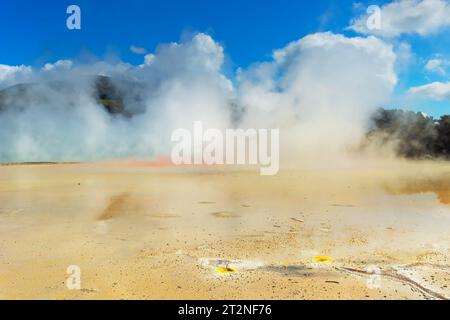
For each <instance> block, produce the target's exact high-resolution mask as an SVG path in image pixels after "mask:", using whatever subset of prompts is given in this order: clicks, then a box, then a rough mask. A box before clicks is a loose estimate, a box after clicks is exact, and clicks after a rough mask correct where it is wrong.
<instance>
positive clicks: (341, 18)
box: [0, 0, 450, 116]
mask: <svg viewBox="0 0 450 320" xmlns="http://www.w3.org/2000/svg"><path fill="white" fill-rule="evenodd" d="M433 1H438V0H433ZM442 1H444V2H445V1H446V0H442ZM389 2H390V1H371V2H370V4H378V5H380V6H383V5H385V4H386V3H389ZM70 4H76V5H78V6H80V8H81V10H82V30H76V31H69V30H68V29H67V28H66V24H65V22H66V18H67V16H68V15H67V14H66V8H67V7H68V6H69V5H70ZM367 5H368V4H363V5H359V6H358V5H355V4H354V1H350V0H321V1H306V0H296V1H293V0H290V1H287V0H278V1H260V0H258V1H257V0H246V1H242V0H240V1H239V0H227V1H211V0H209V1H208V0H190V1H185V0H166V1H144V0H127V1H104V0H97V1H92V0H71V1H65V0H64V1H63V0H59V1H32V0H3V1H2V2H1V4H0V30H1V31H0V32H1V39H2V41H1V42H0V64H6V65H21V64H25V65H30V66H34V67H39V66H42V65H44V64H45V63H47V62H55V61H57V60H60V59H75V60H77V59H78V60H86V59H90V58H92V57H97V58H100V59H121V60H123V61H126V62H129V63H132V64H140V63H142V60H143V56H142V55H137V54H135V53H133V52H131V51H130V50H129V47H130V45H135V46H139V47H144V48H146V49H147V50H148V51H149V52H152V51H154V49H155V47H156V46H157V45H158V44H159V43H164V42H171V41H178V40H180V39H182V38H183V37H189V35H192V34H194V33H195V32H205V33H208V34H209V35H211V36H212V37H213V38H214V39H215V40H216V41H218V42H219V43H220V44H221V45H223V46H224V48H225V51H226V54H227V58H228V59H227V60H228V64H229V67H230V68H232V69H235V68H237V67H247V66H248V65H250V64H252V63H253V62H256V61H262V60H265V59H270V56H271V54H272V51H273V50H274V49H276V48H282V47H284V46H285V45H286V44H287V43H289V42H291V41H293V40H297V39H300V38H302V37H304V36H306V35H308V34H312V33H315V32H321V31H332V32H334V33H342V34H344V35H346V36H358V33H356V32H354V31H351V30H346V27H347V26H349V23H350V20H351V19H352V18H355V17H357V16H358V15H361V14H364V10H362V9H365V8H366V7H367ZM443 29H444V30H439V31H436V32H431V33H430V34H427V35H426V36H423V35H418V34H416V33H414V32H412V33H408V32H405V34H402V35H400V36H398V37H396V38H395V39H389V40H387V41H389V42H391V43H393V45H395V46H398V45H399V44H400V43H406V44H408V45H409V46H410V48H411V59H410V62H409V65H408V66H407V67H405V68H404V69H402V70H400V71H399V72H398V75H399V80H400V81H399V84H398V86H397V89H396V94H395V97H394V99H393V101H392V104H393V105H392V106H399V107H405V106H406V105H403V104H407V106H408V107H410V108H413V109H415V110H419V109H420V110H421V111H424V112H427V113H429V114H432V115H435V116H438V115H440V114H442V113H450V107H449V105H450V102H449V101H448V100H446V99H442V100H441V101H437V100H436V99H429V98H426V99H405V98H404V95H405V92H406V91H407V90H408V89H409V88H411V87H414V86H422V85H425V84H427V83H431V82H434V81H440V82H442V83H447V82H448V77H447V76H446V74H443V73H437V72H425V71H424V66H425V65H426V63H427V61H429V60H430V59H433V58H436V57H439V59H441V58H442V57H443V58H442V59H443V60H445V59H446V58H448V56H447V55H449V56H450V52H449V51H450V36H449V30H448V28H447V29H446V28H445V26H444V28H443ZM359 35H360V34H359ZM363 36H366V35H363ZM394 104H398V105H394Z"/></svg>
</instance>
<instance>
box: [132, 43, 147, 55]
mask: <svg viewBox="0 0 450 320" xmlns="http://www.w3.org/2000/svg"><path fill="white" fill-rule="evenodd" d="M130 51H131V52H133V53H135V54H146V53H147V49H145V48H142V47H138V46H135V45H131V46H130Z"/></svg>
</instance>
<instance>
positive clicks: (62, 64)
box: [42, 60, 73, 71]
mask: <svg viewBox="0 0 450 320" xmlns="http://www.w3.org/2000/svg"><path fill="white" fill-rule="evenodd" d="M72 65H73V62H72V61H71V60H58V61H56V62H55V63H46V64H45V65H44V67H43V68H42V70H44V71H52V70H55V69H66V70H69V69H70V68H72Z"/></svg>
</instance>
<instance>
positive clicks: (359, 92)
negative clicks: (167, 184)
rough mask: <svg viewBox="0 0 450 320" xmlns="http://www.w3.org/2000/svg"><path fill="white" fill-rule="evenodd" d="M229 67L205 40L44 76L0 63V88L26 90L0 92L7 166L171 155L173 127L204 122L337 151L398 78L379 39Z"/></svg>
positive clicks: (290, 145) (1, 149)
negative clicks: (110, 101)
mask: <svg viewBox="0 0 450 320" xmlns="http://www.w3.org/2000/svg"><path fill="white" fill-rule="evenodd" d="M224 60H225V57H224V50H223V47H222V46H221V45H219V44H218V43H217V42H215V41H214V40H213V39H212V38H211V37H210V36H208V35H205V34H202V33H200V34H197V35H195V36H194V37H193V38H192V39H190V40H188V41H185V42H182V43H170V44H163V45H160V46H159V47H158V48H157V50H156V52H154V53H153V54H148V55H147V56H146V57H145V62H144V63H143V64H142V65H140V66H133V65H129V64H126V63H115V64H111V63H106V62H96V63H92V64H89V65H86V64H77V63H76V62H72V61H68V60H66V61H59V62H57V63H55V64H47V65H45V66H44V68H42V69H39V70H37V69H33V68H30V67H26V66H20V67H9V66H0V89H4V88H7V87H10V86H13V85H16V84H21V83H28V84H30V85H29V86H27V88H26V89H24V88H21V87H20V86H19V87H17V88H15V89H16V94H15V95H9V94H3V96H1V95H0V99H2V104H1V107H0V109H1V110H0V141H1V144H0V161H1V162H23V161H83V160H100V159H113V158H151V157H153V156H160V155H168V154H169V153H170V147H171V144H170V136H171V133H172V131H173V130H174V129H177V128H192V125H193V123H194V121H197V120H201V121H203V123H204V124H205V126H208V127H211V128H219V129H225V128H233V127H242V128H268V129H271V128H280V134H281V136H280V137H281V145H282V149H281V161H284V160H285V159H286V158H290V159H294V161H297V160H295V159H299V158H301V157H302V156H305V155H306V154H315V153H316V152H317V153H320V152H323V151H324V150H327V151H328V152H336V153H338V152H342V151H345V150H348V149H349V148H351V147H353V146H354V145H355V144H357V143H358V142H359V141H360V139H361V137H362V136H363V134H364V132H365V130H366V128H367V123H368V120H369V117H370V115H371V114H372V113H373V112H374V111H375V110H376V108H377V107H380V106H382V105H383V104H384V103H386V102H387V101H388V100H389V99H390V96H391V93H392V91H393V89H394V87H395V85H396V81H397V76H396V73H395V71H394V64H395V60H396V54H395V53H394V51H393V48H392V47H391V46H390V45H389V44H387V43H385V42H383V41H382V40H379V39H377V38H375V37H367V38H365V37H355V38H348V37H345V36H342V35H336V34H332V33H318V34H313V35H309V36H306V37H305V38H303V39H300V40H299V41H296V42H293V43H291V44H289V45H288V46H286V47H285V48H282V49H279V50H276V51H274V53H273V57H272V60H271V61H268V62H260V63H255V64H253V65H251V66H250V67H248V68H246V69H238V70H237V72H236V74H235V75H233V76H230V77H227V76H226V75H225V73H224V72H223V65H224ZM98 75H106V76H109V77H111V79H112V80H111V81H113V82H114V84H115V86H116V87H117V88H118V90H120V91H121V92H122V94H123V99H124V108H125V111H126V114H127V115H128V116H124V115H115V114H111V113H108V112H107V111H106V110H105V108H102V106H100V105H99V102H98V99H96V98H95V95H94V94H93V91H94V86H95V77H97V76H98ZM8 91H9V90H8ZM17 97H20V98H17ZM286 154H288V155H295V157H286ZM283 157H285V159H283Z"/></svg>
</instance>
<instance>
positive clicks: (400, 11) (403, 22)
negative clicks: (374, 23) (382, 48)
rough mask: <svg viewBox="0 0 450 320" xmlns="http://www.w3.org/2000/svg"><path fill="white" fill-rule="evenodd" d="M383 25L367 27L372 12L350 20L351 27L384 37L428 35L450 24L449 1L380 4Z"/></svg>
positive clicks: (406, 0) (402, 0)
mask: <svg viewBox="0 0 450 320" xmlns="http://www.w3.org/2000/svg"><path fill="white" fill-rule="evenodd" d="M380 14H381V16H380V18H381V25H380V28H368V26H367V21H368V18H369V17H370V16H371V13H367V14H364V15H362V16H360V17H357V18H356V19H354V20H352V21H351V23H350V24H351V25H350V27H349V28H350V29H352V30H354V31H356V32H358V33H362V34H373V35H378V36H384V37H397V36H400V35H401V34H419V35H421V36H426V35H429V34H432V33H436V32H438V31H440V30H442V29H443V28H445V27H449V26H450V2H449V1H448V0H396V1H393V2H391V3H389V4H386V5H384V6H383V7H381V12H380Z"/></svg>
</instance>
